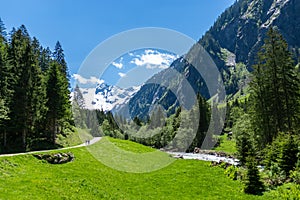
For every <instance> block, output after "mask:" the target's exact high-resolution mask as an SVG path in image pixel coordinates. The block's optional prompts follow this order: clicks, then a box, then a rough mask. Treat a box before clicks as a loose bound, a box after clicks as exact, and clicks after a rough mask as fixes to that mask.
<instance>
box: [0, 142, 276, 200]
mask: <svg viewBox="0 0 300 200" xmlns="http://www.w3.org/2000/svg"><path fill="white" fill-rule="evenodd" d="M109 145H115V146H117V147H119V148H121V149H124V150H126V151H127V152H132V153H146V152H149V153H151V152H155V150H154V149H151V148H148V147H145V146H143V145H140V144H136V143H133V142H130V141H122V140H116V139H111V138H104V139H102V140H100V141H99V142H98V143H96V144H94V145H91V148H90V149H87V148H86V147H83V148H77V149H71V150H69V151H71V152H73V153H74V155H75V160H74V161H73V162H70V163H66V164H61V165H51V164H48V163H47V162H44V161H41V160H38V159H36V158H34V157H33V156H32V155H21V156H13V157H1V158H0V199H18V200H19V199H30V200H31V199H85V200H87V199H267V197H266V196H249V195H245V194H243V193H242V184H241V183H240V182H238V181H232V180H230V179H229V178H227V177H226V176H225V175H224V170H222V169H221V168H218V167H214V168H213V167H209V162H204V161H198V160H181V159H178V160H175V159H174V160H173V158H170V157H169V156H168V155H167V154H165V153H162V152H160V153H159V154H161V155H160V156H161V158H160V159H162V158H165V159H166V160H168V159H169V160H170V159H172V161H174V162H172V163H171V164H170V165H168V166H167V167H164V168H162V169H159V170H156V171H152V172H149V173H128V172H124V171H117V170H115V169H113V168H110V167H108V166H106V165H104V164H102V163H101V162H99V161H98V160H97V159H96V158H95V157H97V153H95V154H94V155H95V157H94V156H93V155H92V154H90V153H89V151H93V150H95V149H99V152H102V153H103V151H105V149H106V147H110V146H109ZM62 152H64V151H62ZM65 152H68V150H65ZM113 154H114V153H112V154H111V155H107V156H105V157H111V158H114V156H115V155H113ZM157 155H158V154H157ZM97 158H98V159H99V157H97ZM100 159H101V158H100ZM119 161H120V163H119V165H120V166H122V165H123V163H122V159H120V160H119ZM273 199H274V198H273Z"/></svg>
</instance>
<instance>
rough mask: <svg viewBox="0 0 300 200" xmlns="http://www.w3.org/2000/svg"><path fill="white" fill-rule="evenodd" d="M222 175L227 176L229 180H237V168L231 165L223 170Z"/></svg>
mask: <svg viewBox="0 0 300 200" xmlns="http://www.w3.org/2000/svg"><path fill="white" fill-rule="evenodd" d="M224 174H225V175H226V176H228V177H229V178H230V179H231V180H237V177H238V168H237V167H235V166H233V165H232V166H230V167H228V168H227V169H226V170H225V172H224Z"/></svg>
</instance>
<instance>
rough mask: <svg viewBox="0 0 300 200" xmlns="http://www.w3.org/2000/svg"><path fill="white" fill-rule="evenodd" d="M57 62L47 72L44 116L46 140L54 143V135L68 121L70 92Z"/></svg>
mask: <svg viewBox="0 0 300 200" xmlns="http://www.w3.org/2000/svg"><path fill="white" fill-rule="evenodd" d="M62 67H63V66H61V65H60V64H59V63H57V62H55V61H54V62H52V63H51V65H50V68H49V69H48V71H47V80H46V82H47V83H46V85H47V103H46V106H47V108H48V112H47V115H46V119H47V120H46V121H47V130H48V131H49V133H50V134H49V135H48V138H49V140H51V141H52V142H53V143H55V138H56V134H57V133H58V132H59V129H61V128H63V122H64V121H66V120H68V119H70V115H71V113H70V109H71V108H70V106H71V105H70V100H69V99H70V91H69V90H68V79H67V77H66V75H65V73H64V72H63V71H62Z"/></svg>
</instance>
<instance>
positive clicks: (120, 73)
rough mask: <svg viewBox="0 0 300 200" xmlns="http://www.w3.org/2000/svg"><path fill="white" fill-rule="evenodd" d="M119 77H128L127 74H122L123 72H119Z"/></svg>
mask: <svg viewBox="0 0 300 200" xmlns="http://www.w3.org/2000/svg"><path fill="white" fill-rule="evenodd" d="M118 75H119V76H120V77H124V76H126V74H124V73H122V72H119V73H118Z"/></svg>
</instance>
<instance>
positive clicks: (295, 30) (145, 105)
mask: <svg viewBox="0 0 300 200" xmlns="http://www.w3.org/2000/svg"><path fill="white" fill-rule="evenodd" d="M299 10H300V1H299V0H239V1H236V2H235V3H234V4H233V5H232V6H231V7H229V8H228V9H227V10H226V11H225V12H224V13H223V14H221V15H220V17H219V18H218V19H217V20H216V22H215V23H214V25H213V26H212V27H211V28H210V29H209V31H207V32H206V33H205V35H204V36H203V37H202V38H201V39H200V40H199V41H198V43H199V44H200V45H202V46H203V47H204V49H205V50H206V51H207V52H208V53H209V55H210V56H211V58H212V59H213V61H214V62H215V64H216V66H217V68H218V69H219V71H220V74H221V76H222V78H223V81H224V85H225V88H226V93H227V94H234V93H235V92H237V91H238V90H239V89H240V87H241V86H242V85H243V83H244V82H245V79H246V78H247V77H246V75H245V74H247V72H248V70H249V71H251V66H252V64H253V63H255V59H256V54H257V52H258V50H259V49H260V47H261V46H262V44H263V41H264V38H265V35H266V32H267V30H268V28H269V27H270V26H274V27H277V28H278V29H279V31H280V32H281V33H282V34H283V36H284V38H285V39H286V40H287V42H288V44H289V47H290V50H291V51H292V52H293V54H294V56H295V59H299V54H300V53H299V52H300V37H299V34H300V23H299V22H300V12H299ZM186 56H187V57H190V58H193V61H196V60H197V59H200V58H201V55H197V52H196V53H195V51H193V50H192V49H191V50H190V51H189V52H188V53H187V55H186ZM190 63H191V62H187V60H186V59H185V58H183V57H181V58H179V59H177V60H175V61H174V62H173V63H172V64H171V66H170V68H168V69H165V70H163V71H161V72H160V73H158V74H156V75H155V76H153V77H152V78H151V79H150V81H149V82H153V80H163V82H170V83H172V85H173V86H174V88H176V87H177V88H182V82H181V81H176V80H177V77H174V76H170V75H168V74H169V73H170V72H171V71H172V70H176V71H178V72H179V73H180V74H182V75H183V76H184V77H185V78H186V79H187V80H188V82H189V83H190V85H191V86H192V87H193V89H194V91H195V93H200V94H201V95H202V96H204V97H205V98H207V99H208V98H210V97H211V95H209V93H208V90H207V87H206V83H205V81H204V80H203V78H202V76H201V74H199V73H198V72H197V70H195V69H194V67H193V66H192V65H191V64H190ZM203 67H205V66H203ZM215 84H217V83H215ZM179 98H184V97H179ZM155 103H159V104H161V105H162V106H163V107H164V109H166V110H167V111H168V113H172V112H174V110H175V108H176V107H177V106H178V105H179V102H178V95H174V93H172V92H170V90H167V89H166V88H165V87H160V86H159V85H157V84H144V85H143V86H142V87H141V89H140V90H139V91H138V92H137V93H136V94H135V95H134V96H133V98H131V99H130V101H129V110H130V113H131V117H135V116H139V117H141V118H145V117H146V116H147V113H149V112H150V110H151V107H152V105H153V104H155Z"/></svg>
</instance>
